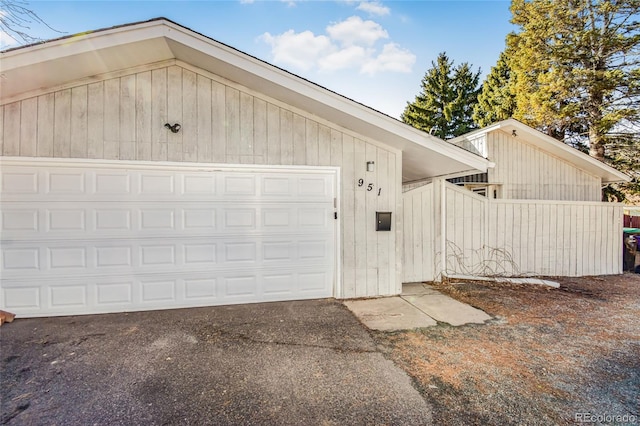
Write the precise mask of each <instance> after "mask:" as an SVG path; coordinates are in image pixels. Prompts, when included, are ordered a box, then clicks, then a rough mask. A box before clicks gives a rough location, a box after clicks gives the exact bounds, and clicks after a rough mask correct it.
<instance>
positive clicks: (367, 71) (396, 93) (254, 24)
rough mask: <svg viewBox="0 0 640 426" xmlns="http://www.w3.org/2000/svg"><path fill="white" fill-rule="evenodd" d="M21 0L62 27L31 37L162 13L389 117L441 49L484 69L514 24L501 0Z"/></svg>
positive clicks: (35, 27) (8, 43)
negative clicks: (510, 21) (511, 22)
mask: <svg viewBox="0 0 640 426" xmlns="http://www.w3.org/2000/svg"><path fill="white" fill-rule="evenodd" d="M24 1H26V5H27V6H28V7H29V8H30V9H32V10H33V11H34V12H35V13H36V14H37V15H38V16H39V17H40V18H42V19H43V20H44V21H45V22H46V23H47V24H48V25H49V26H51V27H52V28H54V29H56V30H58V31H60V32H62V33H57V32H54V31H52V30H49V29H48V28H47V27H46V26H44V25H40V24H37V23H33V24H30V29H29V33H30V34H31V35H32V36H34V37H38V38H41V39H51V38H57V37H60V36H63V35H71V34H76V33H80V32H84V31H90V30H95V29H100V28H107V27H111V26H114V25H121V24H126V23H131V22H137V21H144V20H148V19H151V18H156V17H165V18H168V19H171V20H172V21H175V22H176V23H178V24H180V25H183V26H185V27H188V28H191V29H192V30H194V31H197V32H199V33H202V34H204V35H206V36H208V37H211V38H213V39H215V40H218V41H220V42H222V43H225V44H228V45H230V46H232V47H234V48H236V49H238V50H241V51H243V52H246V53H248V54H250V55H252V56H255V57H257V58H259V59H262V60H264V61H266V62H269V63H271V64H273V65H276V66H278V67H281V68H283V69H285V70H287V71H289V72H292V73H294V74H297V75H299V76H301V77H304V78H306V79H308V80H310V81H312V82H314V83H317V84H319V85H321V86H324V87H326V88H328V89H330V90H333V91H335V92H337V93H339V94H341V95H344V96H346V97H349V98H351V99H353V100H355V101H358V102H360V103H363V104H365V105H367V106H369V107H371V108H374V109H376V110H378V111H380V112H383V113H385V114H388V115H390V116H392V117H395V118H399V117H400V115H401V114H402V111H403V110H404V108H405V106H406V104H407V102H410V101H413V100H414V98H415V96H416V94H418V93H419V91H420V81H421V79H422V77H423V76H424V74H425V72H426V71H427V70H428V69H429V68H430V67H431V63H432V61H435V59H436V57H437V56H438V54H439V53H440V52H446V53H447V55H448V56H449V58H450V59H452V60H453V61H454V63H455V64H456V65H457V64H459V63H462V62H468V63H469V64H471V65H472V68H473V69H474V70H477V69H478V68H480V69H481V71H482V75H483V76H484V75H486V74H487V73H488V72H489V71H490V69H491V67H492V66H493V65H494V64H495V62H496V61H497V59H498V56H499V54H500V52H501V51H502V50H504V46H505V37H506V35H507V34H508V33H509V32H511V31H513V30H514V28H515V27H514V26H513V25H511V24H510V23H509V20H510V18H511V14H510V12H509V5H510V2H509V1H506V0H501V1H488V0H476V1H458V0H440V1H435V0H422V1H420V0H415V1H399V0H398V1H353V0H333V1H329V0H326V1H320V0H316V1H313V0H312V1H307V0H269V1H265V0H237V1H175V0H174V1H28V0H24ZM0 13H2V11H0ZM0 43H3V46H2V48H7V47H12V46H13V45H15V42H14V41H13V40H11V39H10V38H8V37H6V35H5V34H0Z"/></svg>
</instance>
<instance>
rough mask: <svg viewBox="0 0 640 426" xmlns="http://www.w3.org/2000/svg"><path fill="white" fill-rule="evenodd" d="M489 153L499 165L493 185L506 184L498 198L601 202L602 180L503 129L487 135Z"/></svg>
mask: <svg viewBox="0 0 640 426" xmlns="http://www.w3.org/2000/svg"><path fill="white" fill-rule="evenodd" d="M487 154H488V158H489V160H491V161H493V162H494V163H495V164H496V166H495V168H493V169H489V182H496V183H500V184H502V188H501V192H500V194H499V196H498V198H502V199H523V200H564V201H600V200H601V190H600V187H601V179H600V178H599V177H596V176H593V175H590V174H588V173H586V172H585V171H583V170H581V169H579V168H577V167H575V166H574V165H573V164H571V163H568V162H566V161H564V160H561V159H559V158H558V157H554V156H552V155H550V154H547V153H546V152H544V151H542V150H540V149H538V148H536V147H534V146H533V145H531V144H528V143H527V142H526V140H525V139H524V138H523V137H521V136H518V137H513V136H511V135H509V134H507V133H505V132H502V131H500V130H496V131H493V132H491V133H489V134H488V135H487Z"/></svg>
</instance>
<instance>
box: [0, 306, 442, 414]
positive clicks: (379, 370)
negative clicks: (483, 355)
mask: <svg viewBox="0 0 640 426" xmlns="http://www.w3.org/2000/svg"><path fill="white" fill-rule="evenodd" d="M0 379H1V382H2V386H1V389H0V392H1V393H0V400H1V409H2V410H1V411H2V417H1V419H0V420H1V422H2V423H3V424H11V425H21V424H25V425H26V424H28V425H39V424H47V425H49V424H84V425H89V424H99V425H102V424H109V425H113V424H126V425H130V424H198V425H203V424H261V425H268V424H325V425H333V424H336V425H337V424H341V425H342V424H411V425H416V424H429V423H431V408H430V406H429V405H428V404H427V403H426V402H425V400H424V399H423V398H422V397H421V396H420V394H419V393H418V391H416V390H415V389H414V388H413V387H412V385H411V381H410V379H409V377H408V376H407V375H406V374H405V373H404V372H403V371H402V370H400V369H399V368H398V367H396V366H395V365H394V364H393V363H392V362H391V361H389V360H387V359H385V357H384V356H383V355H382V354H381V353H380V352H378V350H377V349H376V345H375V343H374V341H373V340H372V338H371V336H370V334H369V332H368V331H367V330H366V329H365V328H364V327H363V326H362V325H361V324H360V323H359V322H358V320H357V319H356V318H355V317H354V316H353V314H351V313H350V312H349V311H348V310H347V309H346V308H345V307H344V306H343V305H342V304H341V303H339V302H336V301H333V300H318V301H300V302H282V303H266V304H254V305H237V306H222V307H214V308H197V309H179V310H168V311H154V312H136V313H129V314H112V315H91V316H77V317H60V318H35V319H16V321H14V322H13V323H11V324H6V325H4V326H2V328H0Z"/></svg>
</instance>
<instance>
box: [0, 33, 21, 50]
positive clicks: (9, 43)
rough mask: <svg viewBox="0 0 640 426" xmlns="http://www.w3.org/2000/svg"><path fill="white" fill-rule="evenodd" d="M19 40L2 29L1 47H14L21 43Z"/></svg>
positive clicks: (0, 34)
mask: <svg viewBox="0 0 640 426" xmlns="http://www.w3.org/2000/svg"><path fill="white" fill-rule="evenodd" d="M19 44H20V43H18V40H16V39H15V38H13V37H11V36H10V35H9V34H7V33H5V32H4V31H2V30H0V49H8V48H10V47H14V46H17V45H19Z"/></svg>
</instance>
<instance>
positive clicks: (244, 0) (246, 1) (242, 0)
mask: <svg viewBox="0 0 640 426" xmlns="http://www.w3.org/2000/svg"><path fill="white" fill-rule="evenodd" d="M254 2H255V0H240V3H241V4H252V3H254Z"/></svg>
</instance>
